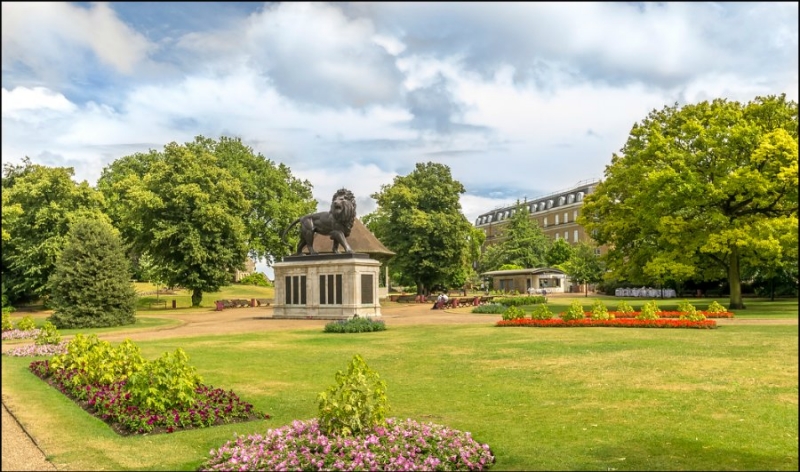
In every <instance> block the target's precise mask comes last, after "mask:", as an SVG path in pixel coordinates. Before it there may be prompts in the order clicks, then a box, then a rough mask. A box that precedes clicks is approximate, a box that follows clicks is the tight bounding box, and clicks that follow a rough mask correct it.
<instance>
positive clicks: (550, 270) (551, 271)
mask: <svg viewBox="0 0 800 472" xmlns="http://www.w3.org/2000/svg"><path fill="white" fill-rule="evenodd" d="M481 275H485V276H489V277H498V276H501V275H567V274H566V273H565V272H564V271H562V270H559V269H556V268H554V267H539V268H536V269H510V270H491V271H489V272H484V273H482V274H481Z"/></svg>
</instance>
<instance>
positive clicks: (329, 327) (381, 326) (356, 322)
mask: <svg viewBox="0 0 800 472" xmlns="http://www.w3.org/2000/svg"><path fill="white" fill-rule="evenodd" d="M385 330H386V323H384V322H383V320H373V319H371V318H361V317H357V318H350V319H349V320H337V321H331V322H330V323H328V324H326V325H325V330H324V331H325V332H326V333H369V332H372V331H385Z"/></svg>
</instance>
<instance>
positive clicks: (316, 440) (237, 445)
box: [200, 418, 495, 470]
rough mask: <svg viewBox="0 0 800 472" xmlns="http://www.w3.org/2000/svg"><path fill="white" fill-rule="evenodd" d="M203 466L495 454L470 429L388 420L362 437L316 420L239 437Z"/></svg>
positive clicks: (448, 464)
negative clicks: (324, 427) (331, 429)
mask: <svg viewBox="0 0 800 472" xmlns="http://www.w3.org/2000/svg"><path fill="white" fill-rule="evenodd" d="M209 454H210V455H211V458H210V459H208V460H207V461H206V462H205V463H203V465H202V466H201V468H200V470H487V469H488V468H489V467H490V466H491V465H492V464H493V463H494V462H495V457H494V455H493V454H492V451H491V449H490V448H489V446H488V445H486V444H480V443H478V442H476V441H475V440H474V439H473V438H472V436H471V435H470V433H469V432H461V431H457V430H453V429H450V428H447V427H445V426H441V425H436V424H432V423H427V424H422V423H418V422H415V421H413V420H411V419H407V420H405V421H401V420H397V419H395V418H388V419H387V420H386V425H385V426H376V427H375V428H373V429H371V430H370V431H366V432H365V433H364V434H361V435H358V436H340V435H335V434H329V435H326V434H324V433H323V432H322V431H321V430H320V428H319V422H318V420H316V419H312V420H308V421H294V422H292V424H290V425H287V426H284V427H282V428H279V429H275V430H272V429H271V430H269V431H267V434H266V435H263V436H262V435H250V436H244V435H240V436H235V437H234V439H233V440H232V441H228V442H227V443H226V444H225V445H223V446H222V447H220V448H219V449H212V450H211V451H210V453H209Z"/></svg>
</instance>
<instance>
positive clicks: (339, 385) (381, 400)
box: [317, 354, 389, 436]
mask: <svg viewBox="0 0 800 472" xmlns="http://www.w3.org/2000/svg"><path fill="white" fill-rule="evenodd" d="M317 400H318V402H319V427H320V430H321V431H322V432H323V433H324V434H340V435H343V436H351V435H358V434H360V433H362V432H364V431H368V430H370V429H372V428H375V427H376V426H381V425H384V424H385V423H386V415H387V413H388V412H389V403H388V400H387V398H386V382H385V381H383V380H381V378H380V375H378V373H377V372H374V371H373V370H372V369H370V368H369V367H368V366H367V364H366V362H364V359H363V358H362V357H361V356H360V355H358V354H356V355H355V356H353V359H352V360H351V361H350V365H349V367H348V369H347V373H344V372H342V371H339V372H337V373H336V385H334V386H331V387H330V388H328V390H327V391H325V392H322V393H320V394H319V395H318V396H317Z"/></svg>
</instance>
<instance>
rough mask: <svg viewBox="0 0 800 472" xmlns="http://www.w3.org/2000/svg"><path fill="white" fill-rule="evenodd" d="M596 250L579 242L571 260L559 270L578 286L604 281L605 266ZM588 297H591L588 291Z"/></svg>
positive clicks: (560, 266)
mask: <svg viewBox="0 0 800 472" xmlns="http://www.w3.org/2000/svg"><path fill="white" fill-rule="evenodd" d="M594 249H595V248H594V247H593V246H591V245H590V244H587V243H585V242H579V243H578V244H576V245H575V247H574V248H573V250H572V254H571V255H570V258H569V259H568V260H567V261H566V262H563V263H562V264H561V265H559V268H560V269H561V270H563V271H564V273H565V274H567V275H568V276H569V278H570V279H572V280H574V281H575V282H578V284H581V285H583V284H590V283H597V282H600V281H601V280H603V265H602V264H601V262H600V259H599V258H598V256H596V255H595V253H594ZM585 289H586V288H585ZM586 296H587V297H588V296H589V291H588V290H586Z"/></svg>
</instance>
